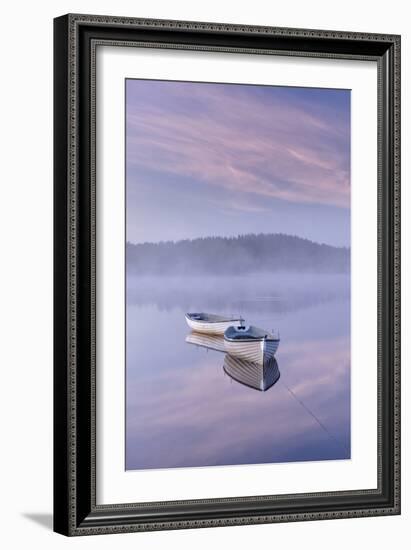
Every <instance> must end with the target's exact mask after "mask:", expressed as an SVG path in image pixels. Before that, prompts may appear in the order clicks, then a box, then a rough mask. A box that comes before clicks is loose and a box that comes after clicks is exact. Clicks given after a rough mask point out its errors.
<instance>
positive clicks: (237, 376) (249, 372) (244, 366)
mask: <svg viewBox="0 0 411 550" xmlns="http://www.w3.org/2000/svg"><path fill="white" fill-rule="evenodd" d="M223 369H224V372H225V373H227V374H228V376H229V377H230V378H232V379H233V380H236V381H237V382H240V384H244V385H245V386H248V387H250V388H254V389H255V390H259V391H266V390H268V389H269V388H271V387H272V386H274V384H275V383H276V382H277V381H278V379H279V378H280V369H279V368H278V364H277V361H276V360H275V359H274V357H271V359H268V360H267V361H265V363H252V362H251V361H245V360H244V359H240V358H239V357H234V356H233V355H230V354H226V356H225V358H224V365H223Z"/></svg>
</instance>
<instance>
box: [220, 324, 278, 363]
mask: <svg viewBox="0 0 411 550" xmlns="http://www.w3.org/2000/svg"><path fill="white" fill-rule="evenodd" d="M279 344H280V338H279V337H278V338H276V337H275V336H274V335H273V334H271V333H269V332H268V331H266V330H264V329H261V328H258V327H254V326H252V325H249V326H243V325H233V326H230V327H228V328H227V330H226V331H225V332H224V345H225V349H226V352H227V353H229V354H230V355H234V356H235V357H239V358H240V359H244V360H246V361H251V362H252V363H259V364H264V363H265V362H266V361H268V360H269V359H271V358H272V357H274V355H275V353H276V351H277V349H278V346H279Z"/></svg>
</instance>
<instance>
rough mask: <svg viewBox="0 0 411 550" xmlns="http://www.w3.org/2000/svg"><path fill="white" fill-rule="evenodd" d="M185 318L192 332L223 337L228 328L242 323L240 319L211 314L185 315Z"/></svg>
mask: <svg viewBox="0 0 411 550" xmlns="http://www.w3.org/2000/svg"><path fill="white" fill-rule="evenodd" d="M185 318H186V321H187V324H188V326H189V327H190V328H191V329H192V330H195V331H196V332H203V333H205V334H221V335H223V334H224V332H225V331H226V330H227V329H228V328H229V327H230V326H232V325H238V324H241V323H242V322H243V319H241V317H224V316H222V315H214V314H213V313H186V315H185Z"/></svg>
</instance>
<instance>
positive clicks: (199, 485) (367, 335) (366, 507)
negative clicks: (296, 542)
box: [54, 15, 400, 536]
mask: <svg viewBox="0 0 411 550" xmlns="http://www.w3.org/2000/svg"><path fill="white" fill-rule="evenodd" d="M54 31H55V38H54V48H55V51H54V53H55V65H54V67H55V75H54V77H55V80H54V82H55V89H54V109H55V147H54V159H55V163H54V167H55V168H54V170H55V171H54V181H55V195H54V196H55V209H54V211H55V340H54V342H55V362H54V365H55V366H54V392H55V394H54V395H55V398H54V420H55V424H54V425H55V429H54V442H55V444H54V445H55V447H54V503H55V504H54V529H55V531H57V532H59V533H62V534H65V535H70V536H71V535H83V534H84V535H89V534H104V533H120V532H130V531H142V530H159V529H180V528H191V527H193V528H194V527H210V526H224V525H238V524H255V523H267V522H284V521H298V520H314V519H330V518H348V517H359V516H360V517H361V516H377V515H389V514H399V513H400V263H399V262H400V226H399V220H400V37H399V36H393V35H381V34H363V33H351V32H337V31H319V30H304V29H285V28H272V27H251V26H244V25H238V26H237V25H225V24H215V23H196V22H183V21H162V20H146V19H135V18H125V17H105V16H92V15H65V16H62V17H59V18H57V19H55V21H54Z"/></svg>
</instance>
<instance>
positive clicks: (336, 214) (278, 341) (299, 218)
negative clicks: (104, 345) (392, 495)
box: [122, 78, 351, 470]
mask: <svg viewBox="0 0 411 550" xmlns="http://www.w3.org/2000/svg"><path fill="white" fill-rule="evenodd" d="M124 94H125V112H124V117H125V119H124V126H125V159H124V162H125V182H122V184H123V185H125V197H126V200H125V219H126V221H125V226H126V227H125V242H124V247H125V279H126V280H125V296H124V300H125V322H126V331H125V350H126V351H125V355H126V357H125V385H126V387H125V469H126V470H154V469H171V468H195V467H197V468H198V467H203V468H204V467H224V466H239V465H262V466H263V465H265V464H276V463H290V462H309V461H331V460H334V461H336V460H339V461H342V460H347V461H348V460H350V459H351V382H350V380H351V353H350V350H351V338H350V331H351V323H350V317H351V293H350V288H351V280H350V273H351V261H350V259H351V231H350V228H351V173H350V167H351V90H349V89H333V88H320V87H293V86H272V85H259V84H247V83H241V82H235V83H233V82H227V83H215V82H190V81H177V80H154V79H139V78H125V79H124Z"/></svg>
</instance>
